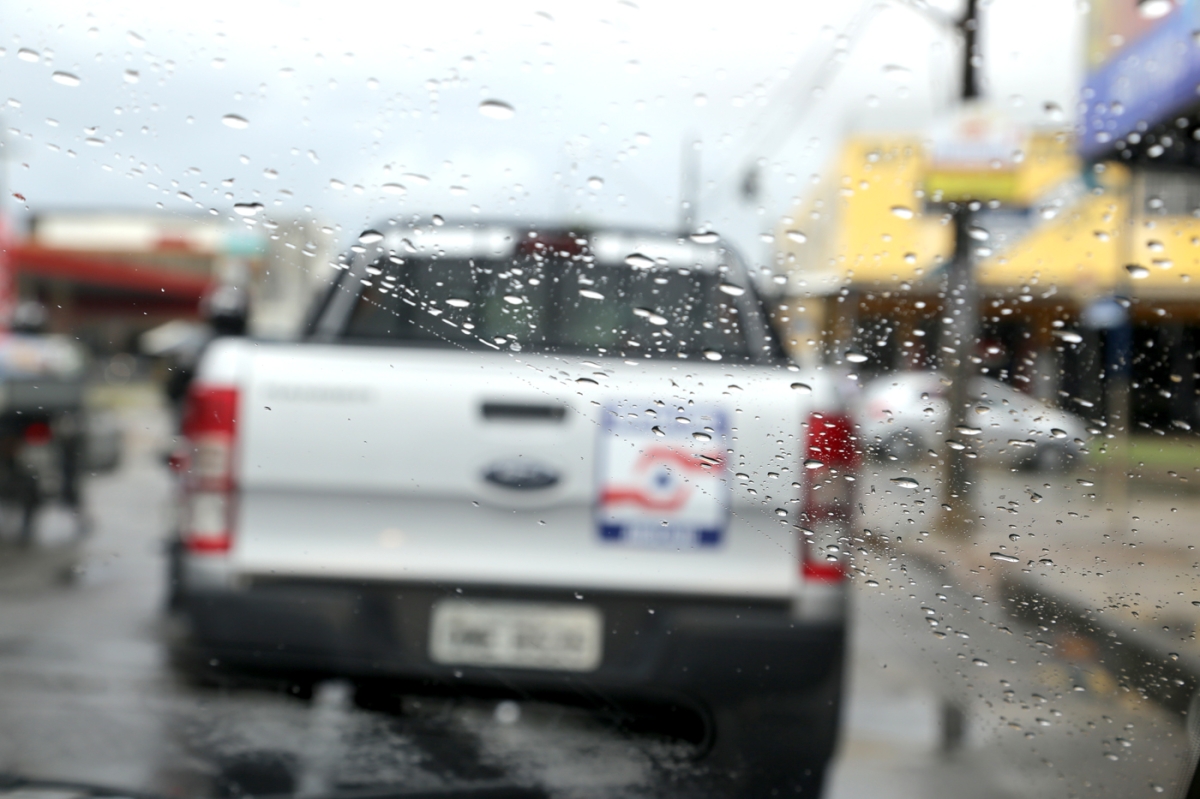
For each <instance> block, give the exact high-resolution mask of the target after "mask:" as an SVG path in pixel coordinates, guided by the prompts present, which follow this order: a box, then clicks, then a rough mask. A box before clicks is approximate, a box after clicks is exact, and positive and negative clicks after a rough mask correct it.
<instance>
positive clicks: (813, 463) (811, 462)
mask: <svg viewBox="0 0 1200 799" xmlns="http://www.w3.org/2000/svg"><path fill="white" fill-rule="evenodd" d="M824 465H825V464H824V463H822V462H821V461H819V460H817V459H816V458H809V459H808V460H806V461H805V462H804V468H805V469H820V468H821V467H822V466H824Z"/></svg>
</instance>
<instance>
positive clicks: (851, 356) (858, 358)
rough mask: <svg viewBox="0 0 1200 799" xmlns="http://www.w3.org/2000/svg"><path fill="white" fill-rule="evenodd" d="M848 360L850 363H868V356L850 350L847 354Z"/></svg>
mask: <svg viewBox="0 0 1200 799" xmlns="http://www.w3.org/2000/svg"><path fill="white" fill-rule="evenodd" d="M846 360H847V361H849V362H850V363H866V362H867V356H866V355H863V354H862V353H861V352H855V351H854V350H848V351H847V352H846Z"/></svg>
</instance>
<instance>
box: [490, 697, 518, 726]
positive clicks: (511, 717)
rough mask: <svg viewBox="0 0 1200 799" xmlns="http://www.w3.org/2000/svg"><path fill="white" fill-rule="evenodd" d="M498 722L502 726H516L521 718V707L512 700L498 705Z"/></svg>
mask: <svg viewBox="0 0 1200 799" xmlns="http://www.w3.org/2000/svg"><path fill="white" fill-rule="evenodd" d="M495 715H496V721H497V722H498V723H500V724H504V725H511V724H516V723H517V721H519V720H520V718H521V706H520V705H518V704H517V703H516V702H514V701H512V700H511V699H505V700H504V701H503V702H497V703H496V713H495Z"/></svg>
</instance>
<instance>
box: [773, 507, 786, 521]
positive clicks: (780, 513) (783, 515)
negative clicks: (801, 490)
mask: <svg viewBox="0 0 1200 799" xmlns="http://www.w3.org/2000/svg"><path fill="white" fill-rule="evenodd" d="M775 515H776V516H778V517H779V518H781V519H786V518H787V510H786V509H785V508H776V509H775Z"/></svg>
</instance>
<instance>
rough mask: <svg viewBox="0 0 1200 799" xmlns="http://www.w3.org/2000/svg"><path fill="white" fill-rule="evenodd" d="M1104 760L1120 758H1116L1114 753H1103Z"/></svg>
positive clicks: (1118, 758)
mask: <svg viewBox="0 0 1200 799" xmlns="http://www.w3.org/2000/svg"><path fill="white" fill-rule="evenodd" d="M1104 759H1105V760H1120V759H1121V758H1120V757H1118V756H1117V753H1116V752H1105V753H1104Z"/></svg>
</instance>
